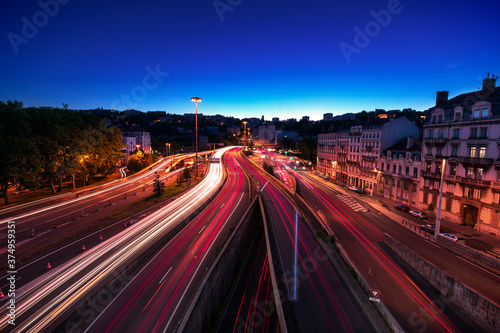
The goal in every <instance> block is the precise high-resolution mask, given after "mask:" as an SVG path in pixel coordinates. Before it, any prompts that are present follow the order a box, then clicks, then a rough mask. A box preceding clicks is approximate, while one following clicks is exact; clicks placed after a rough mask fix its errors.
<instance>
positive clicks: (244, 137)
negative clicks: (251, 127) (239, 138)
mask: <svg viewBox="0 0 500 333" xmlns="http://www.w3.org/2000/svg"><path fill="white" fill-rule="evenodd" d="M247 123H248V122H247V121H244V122H243V141H244V142H245V146H246V142H247Z"/></svg>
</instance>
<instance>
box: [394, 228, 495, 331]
mask: <svg viewBox="0 0 500 333" xmlns="http://www.w3.org/2000/svg"><path fill="white" fill-rule="evenodd" d="M384 244H385V245H387V246H388V247H389V248H390V249H392V250H393V251H394V252H395V253H396V254H397V255H398V256H399V257H401V259H403V260H404V261H406V262H407V263H408V264H409V265H410V266H411V267H413V269H415V270H416V271H417V272H418V273H419V274H421V275H422V276H423V277H424V278H425V279H427V281H429V283H431V284H432V285H433V286H434V287H436V288H437V289H438V290H439V291H440V292H441V293H442V294H443V295H444V296H446V297H447V298H448V299H450V300H451V301H452V302H453V303H455V304H456V305H457V306H458V307H460V308H461V309H462V310H463V311H464V312H465V313H466V314H467V315H468V316H469V317H470V318H471V319H472V320H474V321H475V322H476V323H477V324H478V325H480V326H481V327H482V328H484V329H485V330H486V331H488V332H500V307H499V306H498V305H497V304H495V303H494V302H492V301H491V300H489V299H487V298H486V297H484V296H482V295H479V294H478V293H477V292H476V291H475V290H473V289H470V288H468V287H466V286H464V285H463V284H461V283H460V282H458V281H457V280H455V279H454V278H452V277H450V276H449V275H447V274H446V273H444V272H442V271H441V270H440V269H439V268H437V267H435V266H434V265H432V264H431V263H429V262H428V261H427V260H425V259H422V258H421V257H419V256H418V255H417V254H416V253H414V252H413V251H411V250H410V249H408V248H407V247H405V246H404V245H403V244H401V243H400V242H398V241H397V240H395V239H394V238H392V237H391V236H389V235H388V234H384Z"/></svg>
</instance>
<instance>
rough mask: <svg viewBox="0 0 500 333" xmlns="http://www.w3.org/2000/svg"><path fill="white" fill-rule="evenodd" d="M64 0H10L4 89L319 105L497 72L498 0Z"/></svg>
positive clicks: (119, 103)
mask: <svg viewBox="0 0 500 333" xmlns="http://www.w3.org/2000/svg"><path fill="white" fill-rule="evenodd" d="M55 1H56V0H48V1H45V0H42V1H40V3H42V4H43V3H47V4H50V6H48V7H47V10H48V11H49V12H50V15H48V14H44V13H43V12H42V11H43V9H42V7H43V6H41V5H40V3H39V2H37V1H34V0H30V1H26V0H4V1H2V11H1V14H0V29H1V36H2V38H1V44H0V45H1V55H0V57H1V59H0V60H1V61H0V77H1V81H0V82H1V83H0V100H2V101H6V100H14V99H16V100H19V101H22V102H24V104H25V106H54V107H62V104H61V103H67V104H69V107H70V108H75V109H83V108H97V107H103V108H104V109H109V108H114V109H118V110H125V109H132V108H134V109H138V110H142V111H150V110H164V111H167V112H170V113H180V114H182V113H186V112H188V113H189V112H194V103H192V102H191V101H190V98H191V97H193V96H199V97H201V98H203V102H202V103H201V104H200V105H199V112H200V113H203V114H217V113H220V114H223V115H231V116H236V117H249V116H256V117H261V116H262V115H265V118H266V119H271V117H280V119H287V118H292V117H295V118H300V117H302V116H303V115H308V116H310V117H311V119H321V118H322V115H323V113H326V112H331V113H333V114H342V113H345V112H359V111H361V110H374V109H375V108H383V109H386V110H389V109H402V108H406V107H411V108H414V109H417V110H425V109H427V108H429V107H431V106H433V105H434V102H435V93H436V91H438V90H449V91H450V97H451V96H455V95H457V94H460V93H462V92H467V91H473V90H476V89H478V88H479V87H480V86H481V80H482V79H483V78H484V77H486V75H487V73H488V72H492V73H495V74H496V75H500V63H499V59H500V37H499V33H500V18H499V12H500V11H499V9H500V2H498V1H491V0H490V1H481V0H480V1H475V2H472V1H467V2H464V1H462V2H457V1H427V0H413V1H408V0H402V1H400V2H399V1H393V0H391V1H365V0H363V1H356V0H354V1H319V0H309V1H291V0H287V1H274V0H265V1H264V0H217V1H211V0H204V1H192V0H176V1H169V0H164V1H151V0H144V1H118V0H116V1H106V0H100V1H95V0H86V1H83V0H70V1H68V0H59V1H58V2H55ZM54 3H57V4H58V8H55V7H54V5H53V4H54ZM61 3H63V4H61ZM56 9H57V10H56ZM376 13H380V15H379V17H378V19H379V21H377V20H376V19H375V16H377V14H376ZM374 14H375V15H374ZM387 14H389V15H387ZM26 22H27V23H26ZM33 24H36V25H38V27H37V26H36V25H33ZM33 27H35V29H36V30H33V29H32V28H33ZM355 29H356V30H355ZM357 31H358V32H359V31H361V33H362V35H363V36H362V35H361V34H359V33H358V32H357ZM356 36H357V37H356ZM343 50H344V51H343ZM167 73H168V74H167ZM127 96H128V97H127Z"/></svg>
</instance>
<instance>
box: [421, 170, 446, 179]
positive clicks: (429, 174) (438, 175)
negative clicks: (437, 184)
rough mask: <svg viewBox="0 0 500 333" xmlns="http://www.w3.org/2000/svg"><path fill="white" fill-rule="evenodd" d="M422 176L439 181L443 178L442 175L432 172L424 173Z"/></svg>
mask: <svg viewBox="0 0 500 333" xmlns="http://www.w3.org/2000/svg"><path fill="white" fill-rule="evenodd" d="M420 174H421V175H422V177H424V178H438V179H440V178H441V174H440V173H435V172H430V171H422V172H421V173H420Z"/></svg>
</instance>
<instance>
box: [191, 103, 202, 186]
mask: <svg viewBox="0 0 500 333" xmlns="http://www.w3.org/2000/svg"><path fill="white" fill-rule="evenodd" d="M191 101H192V102H195V103H196V116H195V125H194V127H195V131H196V160H195V164H194V173H195V174H194V179H196V178H198V102H201V98H200V97H191Z"/></svg>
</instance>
